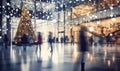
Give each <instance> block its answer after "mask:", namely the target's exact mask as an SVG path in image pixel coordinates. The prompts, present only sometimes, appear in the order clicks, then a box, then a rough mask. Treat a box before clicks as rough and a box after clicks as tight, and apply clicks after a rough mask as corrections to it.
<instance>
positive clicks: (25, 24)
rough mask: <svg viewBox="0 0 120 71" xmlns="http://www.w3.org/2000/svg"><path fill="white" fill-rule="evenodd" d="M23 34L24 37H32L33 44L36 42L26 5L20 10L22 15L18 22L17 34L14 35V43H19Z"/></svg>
mask: <svg viewBox="0 0 120 71" xmlns="http://www.w3.org/2000/svg"><path fill="white" fill-rule="evenodd" d="M23 34H26V35H31V36H32V37H33V41H34V42H35V40H36V35H35V32H34V30H33V27H32V23H31V19H30V16H29V11H28V10H27V7H26V5H24V6H23V8H22V14H21V18H20V22H19V25H18V28H17V32H16V35H15V38H14V40H15V42H17V43H18V42H21V37H22V35H23Z"/></svg>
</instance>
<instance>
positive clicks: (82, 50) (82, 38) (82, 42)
mask: <svg viewBox="0 0 120 71" xmlns="http://www.w3.org/2000/svg"><path fill="white" fill-rule="evenodd" d="M86 32H87V28H86V27H85V26H81V30H80V34H79V41H78V52H79V55H78V57H77V60H76V62H75V65H74V68H73V71H80V70H79V68H81V71H85V55H86V52H87V51H88V40H87V35H86ZM80 66H81V67H80Z"/></svg>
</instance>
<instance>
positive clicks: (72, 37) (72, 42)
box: [71, 36, 74, 45]
mask: <svg viewBox="0 0 120 71" xmlns="http://www.w3.org/2000/svg"><path fill="white" fill-rule="evenodd" d="M71 45H74V36H71Z"/></svg>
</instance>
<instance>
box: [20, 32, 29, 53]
mask: <svg viewBox="0 0 120 71" xmlns="http://www.w3.org/2000/svg"><path fill="white" fill-rule="evenodd" d="M21 43H22V46H23V50H24V51H26V46H27V43H28V36H27V35H26V34H23V35H22V37H21Z"/></svg>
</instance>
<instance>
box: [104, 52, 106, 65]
mask: <svg viewBox="0 0 120 71" xmlns="http://www.w3.org/2000/svg"><path fill="white" fill-rule="evenodd" d="M106 57H107V50H105V51H104V63H105V62H106Z"/></svg>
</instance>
